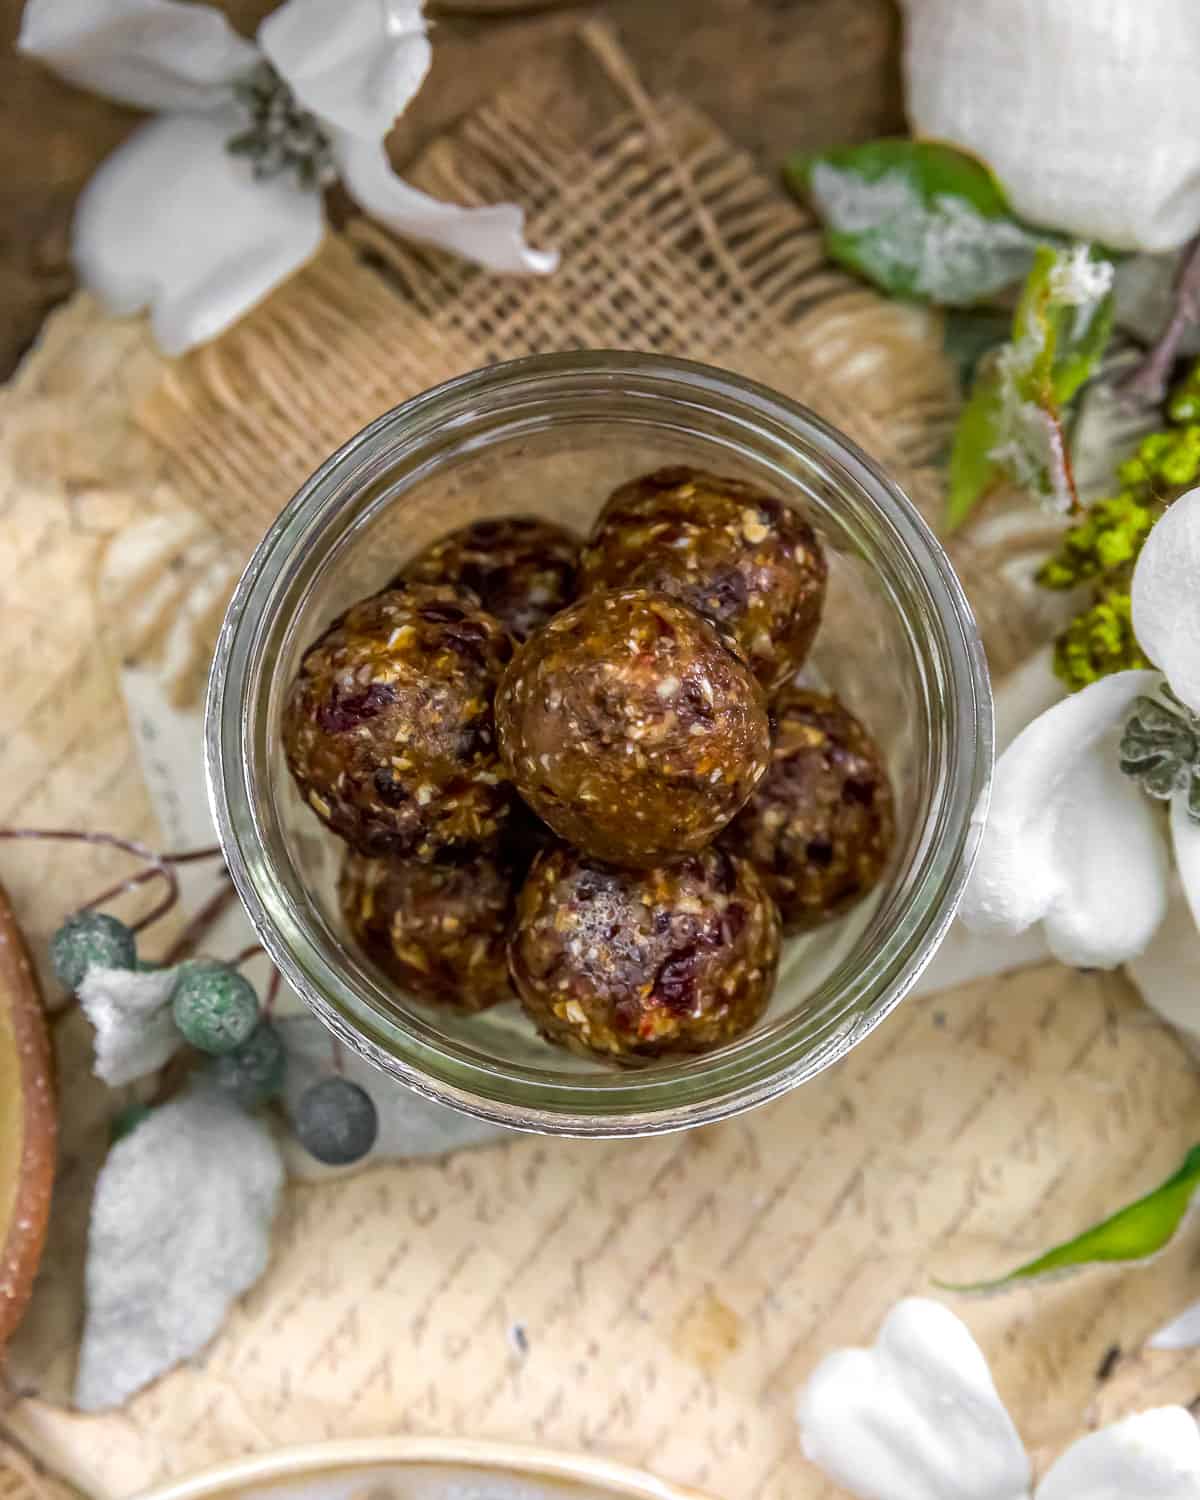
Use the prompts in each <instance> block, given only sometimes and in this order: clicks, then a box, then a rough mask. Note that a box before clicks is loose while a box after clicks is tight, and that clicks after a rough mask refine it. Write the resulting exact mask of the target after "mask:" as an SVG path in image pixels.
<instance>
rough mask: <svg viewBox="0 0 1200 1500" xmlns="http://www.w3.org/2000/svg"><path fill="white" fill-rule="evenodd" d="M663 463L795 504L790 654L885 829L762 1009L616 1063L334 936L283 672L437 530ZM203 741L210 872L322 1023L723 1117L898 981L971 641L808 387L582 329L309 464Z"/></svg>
mask: <svg viewBox="0 0 1200 1500" xmlns="http://www.w3.org/2000/svg"><path fill="white" fill-rule="evenodd" d="M667 464H688V465H691V466H693V467H696V468H702V469H707V470H710V471H713V472H716V473H718V474H726V475H732V476H734V477H737V478H742V479H746V480H750V481H752V482H754V483H756V484H758V485H760V486H761V487H762V488H764V489H767V490H769V491H771V492H773V493H775V494H777V495H779V496H780V497H781V498H784V499H787V500H789V501H790V502H792V503H795V504H798V505H800V506H802V507H803V508H804V509H805V511H806V512H807V514H808V515H809V517H810V519H811V520H812V522H813V524H814V525H815V526H816V528H817V530H818V532H819V533H820V535H821V538H822V541H823V543H824V545H825V547H826V550H827V553H828V556H829V562H830V581H829V593H828V600H827V604H826V609H825V617H824V622H823V624H822V628H821V631H820V634H819V636H818V638H817V644H816V647H815V648H814V652H813V656H812V658H811V668H812V672H813V676H814V679H815V681H816V682H817V683H818V684H819V685H821V686H824V687H826V688H828V689H829V690H831V691H834V692H836V693H837V694H838V695H839V696H840V697H841V698H842V699H843V701H844V702H845V703H846V704H847V706H848V707H849V708H850V709H851V710H852V711H853V712H855V713H856V714H858V715H859V716H860V717H861V718H862V719H863V720H864V722H865V723H866V725H867V726H868V728H869V729H870V730H871V732H872V733H873V734H874V735H875V737H876V738H877V739H878V740H879V742H880V743H881V744H882V746H883V748H884V750H885V752H886V755H887V759H888V763H889V767H890V771H891V775H892V778H893V781H894V785H895V791H896V800H897V815H898V828H899V832H898V840H897V849H896V852H895V854H894V856H893V859H892V862H891V865H890V867H889V871H888V874H887V876H886V877H885V879H884V881H883V882H882V883H881V886H880V887H879V888H878V889H877V891H876V892H874V893H873V895H872V897H871V898H870V899H869V900H868V901H866V902H864V903H862V904H861V905H859V906H858V907H856V908H855V909H854V910H853V911H851V912H850V913H849V914H847V915H846V916H844V917H842V918H841V919H839V920H837V921H835V922H832V923H829V924H828V925H826V926H824V927H821V928H818V929H817V930H815V931H813V932H811V933H808V934H805V935H803V936H802V937H800V938H798V939H794V940H791V941H789V942H787V943H785V948H784V955H783V961H782V964H781V968H780V975H779V982H778V985H777V987H776V991H775V995H774V998H773V1000H772V1002H771V1005H770V1008H769V1010H768V1012H767V1014H766V1016H765V1017H764V1018H763V1020H762V1021H761V1022H760V1023H759V1024H758V1026H757V1027H756V1028H755V1029H754V1030H753V1031H751V1032H750V1033H749V1034H748V1035H746V1036H745V1037H743V1038H741V1039H740V1040H739V1041H737V1042H735V1043H733V1044H732V1045H730V1046H728V1047H726V1048H725V1049H723V1050H721V1051H719V1052H715V1053H711V1054H707V1055H704V1056H698V1057H692V1058H687V1059H682V1060H669V1061H668V1060H660V1061H658V1062H655V1063H654V1064H653V1065H649V1066H644V1067H641V1068H638V1069H628V1070H620V1069H614V1068H612V1067H611V1066H608V1065H605V1064H603V1063H601V1062H599V1061H596V1062H589V1061H587V1060H585V1059H581V1058H576V1057H573V1056H571V1055H569V1054H567V1053H565V1052H561V1051H559V1050H557V1049H555V1048H552V1047H551V1046H549V1045H548V1044H546V1043H545V1042H543V1041H542V1040H540V1039H539V1038H538V1037H537V1036H536V1034H535V1033H534V1031H533V1029H532V1027H531V1026H530V1024H529V1023H528V1022H527V1021H526V1020H525V1019H524V1017H523V1016H522V1014H521V1012H520V1010H519V1008H518V1007H517V1006H515V1005H513V1006H501V1007H498V1008H497V1009H494V1010H492V1011H488V1012H486V1013H484V1014H483V1015H477V1016H471V1017H466V1016H459V1015H456V1014H452V1013H449V1012H446V1011H444V1010H440V1009H434V1008H431V1007H429V1006H428V1005H422V1004H419V1003H417V1002H416V1001H414V1000H412V999H411V998H409V997H407V996H405V995H404V994H403V993H401V992H400V991H399V990H397V989H396V987H395V986H394V985H393V984H392V983H391V981H389V980H388V979H387V977H386V976H384V975H383V974H382V973H381V972H379V971H378V970H377V969H376V968H375V967H374V966H373V965H372V964H371V963H370V962H369V961H368V960H367V959H365V958H364V957H363V956H362V954H361V953H360V952H359V951H358V950H357V949H356V948H355V946H354V945H353V944H352V943H351V942H350V940H349V938H348V936H347V933H346V930H345V926H344V923H343V922H342V919H341V917H340V914H339V911H338V903H337V895H336V888H337V874H338V869H339V864H340V860H341V856H342V846H341V845H340V844H339V843H338V841H337V840H336V839H335V838H334V837H333V836H332V835H331V834H329V833H328V832H326V831H325V830H324V829H323V828H322V827H321V826H320V825H319V824H318V822H317V821H316V818H315V817H314V815H313V814H312V812H311V811H310V810H309V808H307V807H306V806H305V804H304V803H303V801H302V800H301V798H300V796H299V794H298V793H297V792H296V790H295V788H294V786H293V784H292V781H291V778H290V776H289V775H288V772H287V768H286V766H285V763H284V757H283V751H282V746H281V739H280V727H281V719H282V709H283V702H284V698H285V696H286V692H287V688H288V684H289V682H290V680H291V678H292V675H293V674H294V672H295V670H296V668H297V666H298V663H299V660H300V657H301V655H302V653H303V651H304V650H305V648H306V647H307V646H308V645H309V643H310V642H311V641H312V640H313V639H314V638H315V637H316V636H317V635H319V634H320V633H321V631H322V630H323V629H324V628H325V627H326V626H327V625H328V624H329V622H330V621H331V620H332V619H333V617H334V616H335V615H337V614H338V613H339V612H340V611H341V610H343V609H345V608H346V607H347V606H348V605H349V604H351V603H353V602H354V601H355V600H357V599H360V598H362V597H363V596H364V595H366V594H369V593H371V592H373V591H375V590H377V589H379V588H381V587H382V586H383V585H384V584H385V582H386V581H387V580H388V579H389V578H390V577H391V576H392V575H393V574H394V573H395V572H396V571H397V569H398V568H399V567H400V566H401V565H402V564H403V562H404V560H405V559H406V558H407V557H408V556H410V555H412V554H413V553H414V552H416V551H417V550H419V549H420V548H422V547H424V546H426V545H427V544H428V543H429V542H430V541H432V540H433V539H434V538H435V537H437V536H440V535H442V534H443V533H445V532H446V531H449V530H453V529H454V528H456V527H458V526H461V525H464V524H466V523H467V522H469V521H472V520H477V519H481V518H483V517H488V516H501V515H506V514H507V515H512V514H530V513H538V514H542V515H545V516H548V517H550V518H552V519H554V520H557V521H559V522H560V523H563V524H565V525H567V526H568V527H572V528H574V529H576V530H578V531H579V532H580V533H581V534H582V533H584V532H586V530H587V528H588V526H589V525H590V523H591V521H592V519H593V517H594V516H595V514H596V512H597V511H598V510H599V508H600V506H601V505H602V504H603V502H604V500H605V498H606V497H607V495H608V494H609V493H610V492H611V490H612V489H613V488H615V486H616V485H618V484H620V483H622V482H624V481H625V480H627V479H630V478H632V477H635V476H637V475H639V474H642V473H645V472H647V471H649V470H651V469H655V468H659V467H662V466H664V465H667ZM206 753H207V765H208V775H209V783H210V792H211V796H212V801H213V807H214V813H215V817H216V821H217V827H218V831H219V835H220V838H221V842H222V845H223V847H224V851H225V856H226V859H227V861H228V864H229V868H230V871H231V873H232V875H233V879H234V881H235V883H236V885H237V888H238V891H239V893H240V895H241V898H242V900H243V902H244V904H245V906H246V908H247V911H248V912H249V915H250V918H251V921H252V922H253V924H254V926H255V928H256V930H257V932H258V934H259V936H260V938H261V940H262V942H263V945H264V947H265V948H266V949H267V951H268V953H269V954H270V956H271V958H272V959H273V960H274V961H275V963H276V964H277V965H278V966H279V968H280V969H281V970H282V972H283V974H284V975H285V977H286V978H287V979H288V981H289V983H290V984H291V985H292V986H293V988H294V989H295V990H296V991H297V993H298V994H299V995H301V996H302V998H303V999H304V1000H305V1001H306V1002H307V1003H308V1004H309V1005H310V1006H311V1007H312V1008H313V1010H314V1011H315V1012H316V1013H317V1014H318V1015H319V1016H320V1017H321V1018H322V1019H323V1020H324V1021H325V1022H326V1024H327V1025H329V1026H330V1027H331V1029H332V1030H333V1031H335V1032H336V1033H337V1035H338V1036H339V1037H340V1038H341V1039H342V1040H343V1041H344V1042H346V1044H347V1045H349V1046H351V1047H353V1048H354V1049H356V1050H357V1051H359V1052H361V1053H362V1054H363V1055H365V1056H366V1057H368V1058H369V1059H370V1060H371V1061H372V1062H374V1063H376V1064H377V1065H378V1066H379V1067H381V1068H384V1069H385V1070H387V1071H388V1072H391V1073H393V1074H394V1075H395V1076H396V1077H398V1078H399V1079H401V1080H402V1081H403V1082H404V1083H406V1084H408V1085H410V1086H411V1087H413V1088H416V1089H418V1090H420V1091H421V1092H423V1093H425V1094H427V1095H429V1096H430V1097H433V1098H436V1099H439V1100H441V1101H443V1102H444V1103H447V1104H451V1105H455V1106H457V1107H459V1108H461V1109H465V1110H468V1111H470V1112H472V1113H474V1114H478V1115H482V1116H484V1117H486V1118H489V1119H492V1120H496V1121H499V1122H500V1123H503V1124H507V1125H513V1126H517V1127H520V1128H525V1129H531V1130H541V1131H549V1132H553V1133H564V1134H576V1135H624V1134H629V1135H635V1134H644V1133H650V1132H654V1131H661V1130H669V1129H675V1128H679V1127H682V1126H687V1125H692V1124H698V1123H702V1122H704V1121H710V1120H715V1119H719V1118H722V1117H723V1116H726V1115H729V1114H732V1113H734V1112H735V1111H737V1110H740V1109H745V1108H747V1107H749V1106H751V1105H753V1104H757V1103H760V1102H762V1101H763V1100H766V1099H769V1098H772V1097H773V1096H775V1095H776V1094H779V1093H781V1092H782V1091H783V1090H785V1089H787V1088H790V1087H792V1086H794V1085H795V1084H798V1083H801V1082H803V1081H804V1080H805V1079H807V1078H810V1077H812V1076H813V1075H814V1074H815V1073H817V1072H819V1071H820V1070H821V1069H822V1068H825V1067H827V1066H828V1065H829V1064H830V1063H831V1062H833V1061H835V1060H836V1059H837V1058H839V1057H841V1056H842V1055H843V1054H844V1053H845V1052H846V1051H847V1050H848V1049H849V1048H850V1047H851V1046H853V1045H854V1044H855V1043H856V1042H858V1041H859V1040H861V1039H862V1037H864V1036H865V1035H866V1034H867V1033H868V1032H869V1031H870V1030H871V1029H872V1028H873V1027H874V1026H875V1025H876V1024H877V1023H878V1022H879V1021H880V1020H882V1019H883V1017H884V1016H886V1015H887V1013H888V1012H889V1011H890V1010H891V1009H892V1007H893V1006H894V1005H896V1003H897V1002H898V1001H899V1000H900V999H901V997H902V996H903V995H904V994H905V992H906V991H907V990H908V989H909V988H910V987H911V985H912V984H913V982H914V981H915V979H916V978H917V976H918V974H919V973H920V972H921V969H922V968H923V967H924V965H925V964H926V963H927V962H928V960H929V958H930V957H931V956H932V954H933V953H934V951H935V950H936V948H937V945H938V943H939V941H940V939H941V938H942V936H943V935H944V933H945V930H946V928H947V926H948V924H949V922H950V920H951V918H952V916H953V913H954V910H955V907H956V905H957V903H958V899H959V896H960V894H961V891H962V887H963V885H964V883H965V880H966V878H967V875H968V873H969V868H970V863H971V860H972V858H973V856H974V852H975V845H976V842H977V839H978V834H979V825H978V822H977V821H973V813H974V812H975V810H976V808H977V807H978V806H980V805H981V799H982V798H983V797H984V796H985V794H986V791H987V787H988V783H989V778H990V774H991V765H992V712H991V697H990V693H989V688H988V679H987V670H986V666H985V662H984V656H983V649H982V646H981V644H980V641H979V637H978V634H977V632H976V629H975V625H974V621H973V619H972V617H971V613H970V610H969V608H968V606H967V603H966V600H965V599H964V597H963V594H962V591H961V589H960V588H959V585H958V583H957V580H956V579H955V577H954V574H953V572H952V570H951V568H950V564H949V562H948V561H947V559H946V556H945V554H944V552H943V551H942V549H941V547H940V546H939V545H938V543H937V541H936V540H935V538H934V537H933V536H932V535H931V533H930V532H929V530H928V529H927V527H926V526H925V525H924V523H923V522H922V521H921V519H920V518H919V516H918V515H917V513H916V511H915V509H914V508H913V507H912V505H911V504H910V503H909V502H908V501H907V500H906V499H905V498H904V496H903V495H902V494H901V492H900V491H899V490H898V489H897V488H896V486H895V485H894V484H892V483H891V481H889V480H888V479H887V478H886V477H885V476H884V475H883V474H882V473H880V471H879V470H878V469H876V468H875V467H874V465H873V464H872V463H871V461H870V460H869V459H868V458H867V457H866V456H865V455H864V454H863V453H861V452H860V451H859V450H858V449H857V448H856V447H855V446H854V445H853V444H852V443H850V442H849V440H848V439H846V438H845V437H843V436H842V435H841V434H840V433H838V432H836V431H835V430H834V429H832V428H830V427H829V426H827V425H826V424H825V423H823V422H822V421H821V420H820V419H819V418H817V417H816V416H814V415H813V414H812V413H811V412H809V411H807V410H805V409H804V408H802V407H799V406H797V405H795V404H793V403H791V402H788V401H786V400H785V399H783V398H782V397H781V396H778V395H776V394H775V393H773V392H771V391H769V390H767V389H765V388H764V387H761V386H757V385H754V384H753V383H751V382H748V381H744V380H741V379H739V378H737V377H735V376H732V375H729V374H727V373H725V372H722V371H719V370H714V369H709V368H707V367H705V366H700V365H693V364H687V363H684V362H682V361H673V360H668V359H663V358H660V357H657V356H646V355H634V354H624V353H578V354H563V355H549V356H541V357H536V358H532V359H524V360H517V361H514V362H512V363H510V364H506V365H498V366H495V367H493V368H491V369H487V370H481V371H477V372H475V373H473V374H470V375H466V376H463V377H462V378H461V379H458V380H454V381H451V382H449V383H448V384H446V385H443V386H440V387H438V388H437V389H436V390H433V391H429V392H427V393H425V394H424V395H422V396H418V397H416V398H415V399H414V400H412V401H409V402H407V403H406V404H405V405H403V406H401V407H398V408H397V409H396V410H394V411H392V412H389V413H388V414H387V415H385V416H383V417H380V418H379V420H378V421H376V422H375V423H373V424H372V425H371V426H370V427H368V428H367V429H366V430H365V431H364V432H362V433H360V434H359V435H358V436H357V437H355V438H353V439H352V440H351V441H350V442H349V443H347V444H346V445H345V446H344V447H343V448H342V449H340V450H339V452H337V453H336V454H334V455H333V457H332V458H330V459H329V461H328V462H327V463H326V464H325V465H324V466H323V467H322V468H321V469H320V470H318V472H317V473H316V474H315V475H314V476H313V477H312V479H310V480H309V482H308V483H307V484H306V485H305V486H304V488H303V489H302V490H301V491H300V493H299V494H298V495H297V496H296V497H295V499H294V500H293V501H292V502H291V503H290V504H289V505H288V506H287V508H286V509H285V510H284V511H283V512H282V514H281V515H280V517H279V519H278V520H277V521H276V523H275V524H274V526H273V527H272V528H271V530H270V532H269V533H268V534H267V536H266V537H265V538H264V540H263V542H262V543H261V545H260V546H259V548H258V550H257V551H256V552H255V554H254V556H253V558H252V559H251V561H250V564H249V566H248V568H247V570H246V573H245V575H244V577H243V579H242V581H241V583H240V585H239V586H238V589H237V591H236V593H235V595H234V598H233V600H232V602H231V604H230V607H229V612H228V615H227V617H226V620H225V624H224V627H223V629H222V632H221V637H220V641H219V645H218V650H217V656H216V661H215V663H214V667H213V675H212V681H211V686H210V692H209V703H208V722H207V745H206Z"/></svg>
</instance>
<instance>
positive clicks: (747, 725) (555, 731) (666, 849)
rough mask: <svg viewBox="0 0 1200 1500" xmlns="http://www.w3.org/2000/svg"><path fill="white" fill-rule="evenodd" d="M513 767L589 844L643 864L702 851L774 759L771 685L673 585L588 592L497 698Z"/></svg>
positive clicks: (581, 843) (581, 842)
mask: <svg viewBox="0 0 1200 1500" xmlns="http://www.w3.org/2000/svg"><path fill="white" fill-rule="evenodd" d="M496 724H497V728H498V730H499V735H500V748H501V753H502V755H503V758H504V763H505V766H506V767H507V769H508V772H509V775H510V776H511V777H512V779H513V782H514V783H515V784H516V787H517V789H518V790H519V791H520V793H521V795H522V796H523V797H524V798H525V800H526V801H527V802H528V803H529V805H530V806H531V807H532V808H533V810H534V812H536V813H537V814H538V816H539V817H541V818H542V819H543V820H544V821H545V822H546V823H548V824H549V825H550V827H551V828H552V829H554V831H555V832H556V833H557V834H558V835H559V836H560V837H561V838H564V839H566V840H567V841H568V842H569V843H572V844H575V845H577V846H578V847H579V848H580V849H582V850H584V851H585V852H586V853H588V854H591V855H593V856H595V857H596V858H598V859H606V860H609V861H611V862H612V863H614V864H619V865H633V866H644V865H654V864H658V863H661V862H662V861H663V860H666V859H670V858H672V857H673V856H676V855H682V854H685V853H688V852H690V851H692V850H695V849H699V848H702V847H703V846H704V845H705V844H707V843H710V842H711V841H712V839H713V838H714V837H715V836H716V834H717V833H719V832H720V830H721V829H722V828H723V827H724V826H725V824H726V823H728V821H729V820H730V818H732V817H733V815H734V813H736V812H737V811H738V809H739V808H740V807H741V806H742V805H743V803H744V802H745V801H746V799H747V797H749V795H750V793H751V792H752V791H753V789H754V787H755V786H756V785H757V783H758V781H759V779H760V778H761V777H762V776H763V774H764V773H765V771H766V768H767V762H768V758H769V755H770V739H769V731H768V724H767V713H766V704H765V700H764V696H763V692H762V689H761V688H760V687H759V685H758V683H757V682H756V681H755V679H754V677H753V676H752V675H751V673H750V672H749V670H748V669H747V668H746V666H745V665H744V664H743V663H742V661H741V660H739V658H738V657H737V656H735V655H734V653H733V651H732V650H730V649H729V647H728V646H727V645H726V644H725V642H724V640H723V639H722V638H721V636H720V635H719V634H718V632H717V630H716V629H715V628H714V627H713V626H712V625H711V624H709V623H708V621H706V620H704V619H702V618H701V617H700V616H699V615H697V614H696V613H695V611H693V610H691V609H689V608H688V607H687V606H686V605H683V604H681V603H679V602H678V601H677V600H675V599H669V598H667V596H666V595H664V594H651V593H646V592H644V591H642V590H624V591H615V592H611V593H596V594H589V595H588V596H587V597H586V598H584V599H581V600H580V601H579V602H578V603H577V604H575V605H573V606H572V607H571V608H570V609H567V610H564V611H563V612H562V613H561V614H559V615H556V616H555V617H554V619H552V620H551V621H550V622H549V623H548V624H546V625H544V626H543V627H542V628H541V630H539V631H537V632H535V633H534V634H533V635H532V636H530V638H529V640H528V641H526V642H525V644H524V645H523V646H522V647H520V648H519V649H518V651H517V653H516V655H515V656H514V657H513V660H512V663H511V664H510V666H509V667H508V669H507V670H506V671H505V674H504V676H503V678H502V679H501V683H500V688H499V691H498V693H497V695H496Z"/></svg>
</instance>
